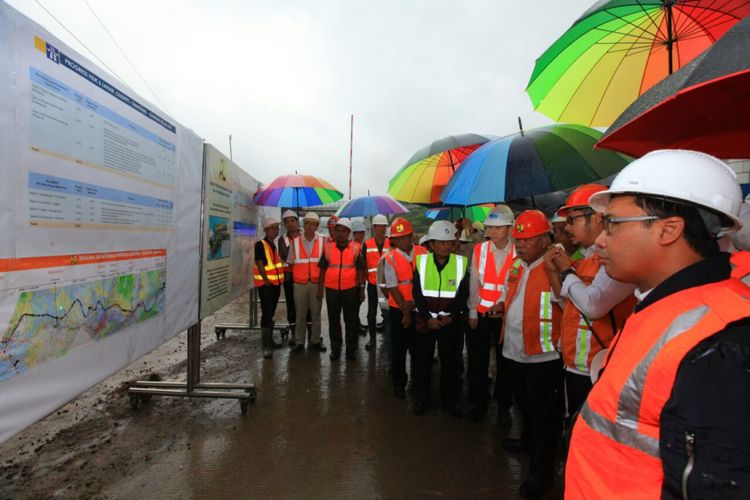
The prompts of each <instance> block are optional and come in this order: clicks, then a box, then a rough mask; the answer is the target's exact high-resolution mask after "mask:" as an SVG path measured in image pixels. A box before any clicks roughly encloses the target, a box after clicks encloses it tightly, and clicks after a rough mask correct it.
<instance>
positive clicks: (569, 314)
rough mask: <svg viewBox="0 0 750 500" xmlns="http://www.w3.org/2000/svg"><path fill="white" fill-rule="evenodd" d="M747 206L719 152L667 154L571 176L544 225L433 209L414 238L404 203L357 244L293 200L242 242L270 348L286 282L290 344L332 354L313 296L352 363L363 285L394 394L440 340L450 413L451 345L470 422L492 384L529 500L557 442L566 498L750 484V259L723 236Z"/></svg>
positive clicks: (358, 231) (528, 216)
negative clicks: (457, 218)
mask: <svg viewBox="0 0 750 500" xmlns="http://www.w3.org/2000/svg"><path fill="white" fill-rule="evenodd" d="M741 205H742V197H741V191H740V187H739V184H738V183H737V179H736V176H735V174H734V172H733V171H732V170H731V169H730V168H729V167H728V166H727V165H726V164H724V163H723V162H721V161H719V160H717V159H715V158H713V157H710V156H708V155H704V154H702V153H696V152H690V151H676V150H673V151H657V152H654V153H651V154H649V155H646V156H644V157H643V158H641V159H639V160H636V161H634V162H633V163H631V164H630V165H628V166H627V167H626V168H625V169H623V170H622V172H621V173H620V174H619V175H618V176H617V177H616V178H615V180H614V181H613V182H612V184H611V187H609V188H607V187H605V186H602V185H598V184H586V185H583V186H580V187H578V188H576V189H575V190H573V191H572V192H571V193H570V195H569V196H568V198H567V200H566V203H565V204H564V205H563V206H562V207H560V208H559V210H557V212H556V213H555V215H554V217H553V218H552V219H551V220H549V219H548V218H547V217H546V216H545V215H544V214H543V213H542V212H540V211H538V210H526V211H524V212H521V213H520V214H518V215H515V214H514V213H513V211H512V210H511V209H510V208H508V207H507V206H505V205H497V206H495V207H494V208H492V210H491V211H490V212H489V214H488V215H487V217H486V219H485V220H484V222H483V227H482V226H476V225H475V226H473V228H472V226H469V224H464V225H463V227H462V226H459V227H457V225H454V224H453V223H451V222H447V221H437V222H434V223H433V224H432V225H431V226H430V228H429V231H428V233H427V234H426V235H425V236H423V237H422V239H421V240H420V243H421V244H415V241H414V240H415V235H414V234H413V231H412V227H411V224H410V223H409V222H408V221H407V220H406V219H404V218H400V217H398V218H396V219H394V220H393V221H392V222H391V223H390V224H389V223H388V220H387V219H386V218H385V217H384V216H382V215H378V216H376V217H374V218H373V220H372V233H373V234H372V237H371V238H369V239H367V240H364V233H365V228H364V226H361V225H360V226H355V225H354V224H352V222H351V221H350V220H348V219H345V218H341V219H337V218H335V217H332V218H331V220H330V221H329V226H328V228H329V230H330V234H329V236H328V237H324V236H322V235H320V234H318V226H319V223H320V221H319V217H318V215H317V214H315V213H313V212H308V213H307V214H305V215H304V217H303V219H302V220H303V229H302V231H301V232H300V231H299V229H298V216H297V214H296V213H294V212H293V211H291V210H289V211H286V212H284V214H283V215H282V219H283V224H284V226H285V229H286V235H285V236H284V237H282V238H278V233H279V228H280V224H281V223H282V221H280V220H278V219H276V218H274V217H269V218H266V219H265V220H264V221H263V229H264V231H265V237H264V239H263V240H261V241H259V242H258V243H257V245H256V248H255V259H256V260H255V269H254V273H255V285H256V287H257V288H258V294H259V296H260V302H261V311H262V313H261V329H262V344H263V353H264V356H265V357H267V358H270V357H272V356H273V350H272V349H273V348H274V347H275V346H274V341H273V335H272V329H273V316H274V313H275V309H276V304H277V302H278V299H279V296H280V290H281V288H282V287H283V288H284V291H285V297H286V301H287V308H288V311H289V317H288V319H289V322H290V324H292V325H294V338H293V341H292V343H291V349H292V352H293V353H299V352H303V351H304V350H305V345H306V342H307V348H308V349H312V350H317V351H320V352H327V348H326V347H325V345H324V343H323V340H322V337H321V327H320V317H321V308H322V300H323V298H324V297H325V301H326V304H327V314H328V323H329V340H330V358H331V360H332V361H336V360H338V359H339V358H340V356H341V354H342V352H344V354H345V356H346V359H347V360H355V359H356V356H357V352H358V342H359V337H360V323H359V308H360V305H361V304H362V303H363V302H364V300H365V295H366V296H367V333H368V334H369V341H368V343H367V345H366V348H367V349H368V350H372V349H374V348H375V345H376V342H375V340H376V331H377V323H376V321H377V313H378V310H380V311H381V312H382V316H383V318H384V330H385V331H384V342H383V345H384V346H385V348H386V349H387V352H388V361H389V368H390V374H391V381H392V384H393V393H394V395H395V397H397V398H402V399H403V398H406V396H407V383H408V381H409V379H410V378H411V397H412V409H413V412H414V413H415V414H416V415H422V414H424V413H425V412H426V411H427V410H428V408H429V400H430V378H431V370H432V364H433V357H434V352H435V347H436V346H437V352H438V357H439V367H440V402H441V405H442V408H443V410H444V411H446V412H448V413H450V414H452V415H455V416H462V414H463V413H462V410H461V406H460V403H459V402H460V393H461V390H460V388H461V380H462V375H463V373H464V367H463V359H464V356H463V351H464V341H465V345H466V352H467V367H466V380H467V385H468V405H469V406H468V418H469V419H471V420H472V421H479V420H482V419H483V418H485V415H486V414H487V410H488V403H489V400H490V398H491V397H492V399H494V400H495V401H496V402H497V406H498V423H499V424H500V425H502V426H506V427H510V425H511V422H512V420H511V414H510V412H509V410H510V408H511V407H512V406H513V405H515V406H516V408H517V410H518V415H520V419H521V422H520V426H519V427H520V429H521V433H520V436H519V437H518V438H517V439H505V440H504V441H503V446H504V447H505V448H506V449H507V450H509V451H511V452H515V453H525V454H528V456H529V467H528V476H527V477H526V479H525V481H524V482H523V484H522V485H521V488H520V491H519V493H520V494H521V495H522V496H523V497H526V498H537V497H540V496H542V495H543V494H544V493H545V492H547V491H549V490H550V488H551V487H552V486H553V483H554V481H555V477H556V471H557V464H558V463H559V459H560V458H561V456H562V457H563V458H565V457H566V461H565V492H566V497H568V498H619V497H628V498H654V497H660V496H662V497H665V498H682V497H685V498H687V497H690V498H748V497H750V454H748V453H747V450H748V449H750V447H749V446H750V430H748V425H747V422H750V319H749V318H750V287H748V283H750V254H749V253H747V252H745V251H744V250H743V249H741V248H738V246H740V247H741V243H742V241H741V239H735V240H734V241H735V244H736V245H732V243H731V241H730V240H729V239H728V238H729V236H728V235H730V233H731V231H737V230H739V229H740V227H741V223H740V219H739V217H740V210H741ZM355 224H356V223H355ZM480 229H483V230H484V231H483V232H480ZM388 230H389V232H390V235H389V237H386V232H387V231H388ZM472 231H473V234H472ZM352 233H354V234H355V236H354V237H353V238H352V237H351V236H352ZM462 235H463V236H464V237H461V236H462ZM477 235H480V237H479V238H476V237H477ZM722 237H724V240H721V238H722ZM720 240H721V241H720ZM720 245H722V249H725V250H726V249H728V250H730V251H729V252H723V251H720ZM342 316H343V322H344V332H345V334H344V335H342V328H341V317H342ZM308 330H309V332H308ZM493 352H494V354H495V360H496V363H495V368H496V369H495V372H494V373H493V374H492V376H491V377H488V370H489V366H490V363H489V361H490V357H491V353H493ZM407 354H409V356H408V358H409V359H410V364H409V365H407ZM490 380H492V381H493V382H494V387H493V390H492V394H491V395H490V390H489V384H490ZM592 381H593V382H592ZM562 443H565V444H564V445H563V446H561V444H562Z"/></svg>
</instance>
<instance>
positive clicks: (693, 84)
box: [597, 18, 750, 158]
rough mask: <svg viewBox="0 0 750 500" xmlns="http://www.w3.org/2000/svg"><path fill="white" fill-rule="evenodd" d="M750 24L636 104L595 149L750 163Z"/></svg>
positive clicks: (746, 22) (738, 27) (749, 21)
mask: <svg viewBox="0 0 750 500" xmlns="http://www.w3.org/2000/svg"><path fill="white" fill-rule="evenodd" d="M748 53H750V18H745V19H744V20H742V21H741V22H739V23H737V24H736V25H735V26H734V27H733V28H732V29H731V30H730V31H729V32H727V33H726V34H725V35H724V36H723V37H722V38H721V39H719V40H718V41H717V42H716V43H714V44H713V45H712V46H711V47H710V48H709V49H707V50H706V51H705V52H703V53H702V54H701V55H700V56H698V57H697V58H696V59H695V60H694V61H692V62H691V63H690V64H688V65H687V66H685V67H683V68H682V69H680V70H679V71H678V72H676V73H674V74H673V75H671V76H670V77H668V78H666V79H665V80H663V81H662V82H660V83H659V84H657V85H656V86H654V87H653V88H652V89H651V90H649V91H648V92H647V93H645V94H644V95H642V96H641V97H640V98H639V99H637V100H636V101H635V102H634V103H633V104H632V105H631V106H630V107H629V108H628V109H627V110H625V112H624V113H623V114H622V115H620V117H619V118H618V119H617V120H616V121H615V123H614V124H612V126H611V127H610V128H609V130H607V133H606V134H605V135H604V136H603V137H602V139H601V140H600V141H599V142H598V143H597V147H603V148H607V149H613V150H615V151H619V152H622V153H625V154H628V155H631V156H642V155H644V154H646V153H648V152H649V151H653V150H655V149H664V148H671V149H693V150H696V151H703V152H705V153H709V154H712V155H714V156H718V157H720V158H750V127H748V117H750V58H748V56H747V54H748Z"/></svg>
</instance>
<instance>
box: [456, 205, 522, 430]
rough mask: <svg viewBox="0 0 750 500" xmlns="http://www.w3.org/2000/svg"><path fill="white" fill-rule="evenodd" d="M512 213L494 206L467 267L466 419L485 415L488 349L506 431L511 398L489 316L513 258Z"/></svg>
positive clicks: (495, 318) (495, 319) (496, 321)
mask: <svg viewBox="0 0 750 500" xmlns="http://www.w3.org/2000/svg"><path fill="white" fill-rule="evenodd" d="M512 226H513V211H512V210H511V209H510V208H508V207H507V206H506V205H497V206H496V207H494V208H493V209H492V210H490V212H489V213H488V214H487V217H486V218H485V220H484V228H485V234H486V236H487V237H489V240H487V241H484V242H482V243H477V244H476V245H475V246H474V254H473V257H472V259H471V265H470V267H469V302H468V306H469V331H468V332H467V335H466V350H467V353H468V361H469V363H468V365H469V366H468V382H469V412H468V418H469V420H471V421H474V422H478V421H480V420H482V419H483V418H484V417H485V415H486V413H487V402H488V399H489V390H488V383H487V370H488V368H489V363H490V349H493V348H494V350H495V389H494V396H495V400H496V401H497V403H498V410H497V417H498V423H500V424H501V425H502V426H504V427H509V426H510V424H511V423H512V422H511V419H510V414H509V413H508V412H509V410H510V407H511V406H512V405H513V396H512V394H511V390H510V382H509V380H508V374H507V368H506V366H505V358H503V357H502V344H500V343H499V342H500V326H501V319H500V316H499V315H496V314H493V315H490V314H488V312H489V310H490V308H491V307H492V306H494V305H495V304H497V303H498V302H500V296H501V295H502V293H503V290H504V289H505V276H506V275H507V274H508V270H509V269H510V265H511V263H512V262H513V259H514V258H515V252H514V251H513V244H512V243H511V241H510V228H511V227H512Z"/></svg>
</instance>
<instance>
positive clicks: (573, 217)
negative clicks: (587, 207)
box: [565, 212, 594, 226]
mask: <svg viewBox="0 0 750 500" xmlns="http://www.w3.org/2000/svg"><path fill="white" fill-rule="evenodd" d="M591 215H594V212H586V213H585V214H580V215H568V216H567V217H566V218H565V222H566V223H567V224H568V225H569V226H572V225H573V221H575V220H576V219H578V218H580V217H589V216H591Z"/></svg>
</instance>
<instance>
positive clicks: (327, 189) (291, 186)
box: [253, 174, 344, 208]
mask: <svg viewBox="0 0 750 500" xmlns="http://www.w3.org/2000/svg"><path fill="white" fill-rule="evenodd" d="M343 197H344V195H343V193H341V192H340V191H339V190H337V189H336V188H335V187H333V186H332V185H330V184H329V183H328V182H326V181H324V180H323V179H319V178H318V177H314V176H312V175H298V174H295V175H282V176H279V177H277V178H275V179H274V180H273V182H271V183H270V184H269V185H268V186H266V187H265V188H263V189H262V190H260V191H259V192H258V193H256V195H255V196H254V197H253V201H254V202H255V204H256V205H262V206H266V207H291V208H301V207H314V206H317V205H325V204H327V203H333V202H334V201H338V200H340V199H341V198H343Z"/></svg>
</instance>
